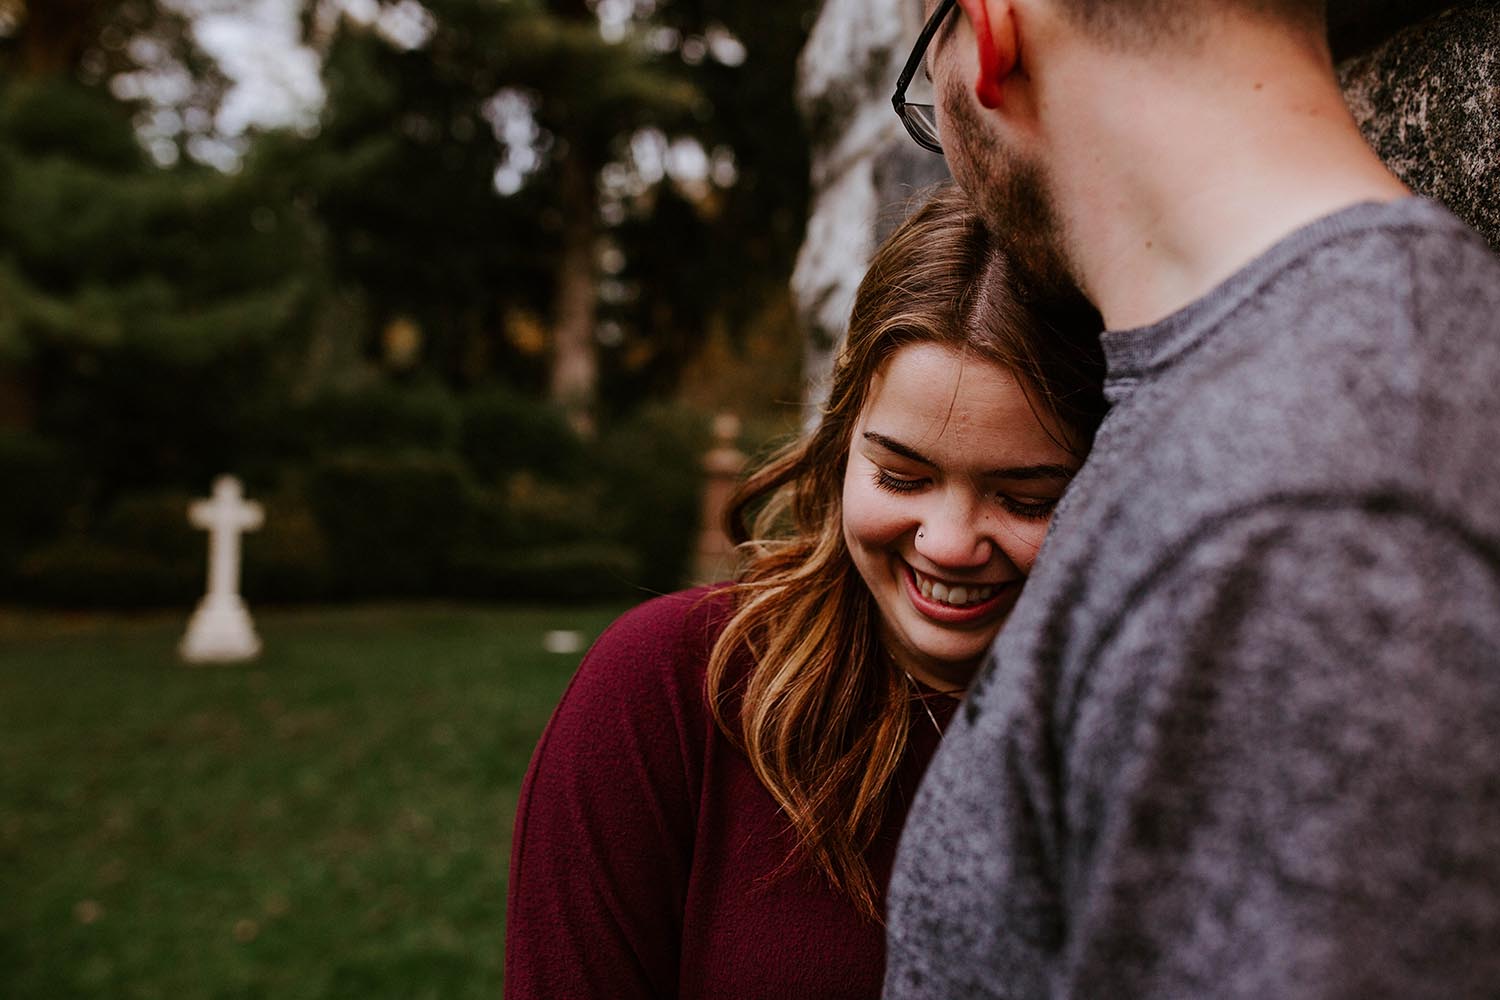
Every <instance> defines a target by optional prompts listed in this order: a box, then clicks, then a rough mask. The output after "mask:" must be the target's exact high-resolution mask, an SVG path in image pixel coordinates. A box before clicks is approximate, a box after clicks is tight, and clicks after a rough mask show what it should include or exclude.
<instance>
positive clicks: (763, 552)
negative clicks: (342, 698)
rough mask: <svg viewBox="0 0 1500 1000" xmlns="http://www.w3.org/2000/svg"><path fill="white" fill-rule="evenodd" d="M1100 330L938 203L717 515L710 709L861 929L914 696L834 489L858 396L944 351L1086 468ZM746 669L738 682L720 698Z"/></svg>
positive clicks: (874, 894) (924, 211)
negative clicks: (803, 411) (812, 393)
mask: <svg viewBox="0 0 1500 1000" xmlns="http://www.w3.org/2000/svg"><path fill="white" fill-rule="evenodd" d="M1101 326H1102V324H1101V322H1100V319H1099V315H1098V313H1097V312H1095V311H1094V310H1093V308H1092V307H1091V306H1089V305H1088V304H1087V303H1086V302H1085V301H1084V300H1083V299H1082V297H1081V296H1080V297H1078V298H1075V299H1070V300H1068V301H1066V302H1062V301H1048V302H1042V301H1038V300H1037V299H1036V298H1035V296H1034V295H1033V294H1032V293H1031V292H1030V291H1029V290H1028V289H1027V287H1026V286H1025V284H1024V283H1023V282H1022V281H1021V280H1020V278H1019V277H1018V276H1017V275H1016V274H1014V273H1013V271H1012V269H1011V267H1010V264H1009V262H1008V259H1007V257H1006V256H1005V254H1004V252H1003V250H1002V249H1001V247H1000V245H999V244H998V243H997V241H996V240H995V239H994V238H993V236H992V235H991V234H990V232H989V231H988V230H987V229H986V227H985V224H984V222H983V221H982V220H981V219H980V217H979V215H978V213H977V212H975V211H974V209H973V208H972V207H971V205H970V203H969V202H968V200H967V199H966V197H965V196H964V195H963V194H962V193H961V192H960V191H959V190H958V189H957V188H955V187H953V186H951V185H945V186H943V187H940V188H938V189H937V190H936V191H935V193H933V194H932V195H931V197H929V198H928V199H927V201H926V202H925V203H924V204H923V205H922V206H921V207H920V208H919V209H917V211H916V212H915V213H913V214H912V215H911V217H910V218H908V219H907V220H906V222H905V223H904V224H902V225H901V226H900V227H899V228H898V229H897V230H896V231H895V232H894V233H893V234H892V235H891V236H890V238H889V239H888V240H886V242H885V243H884V244H883V245H882V246H881V247H880V249H879V250H878V251H877V252H876V254H875V257H874V260H873V261H872V262H871V265H870V269H869V271H868V272H867V274H866V275H865V278H864V281H863V282H862V283H861V284H860V287H859V291H858V293H857V295H856V297H855V303H854V309H853V313H852V315H851V318H850V321H849V332H848V336H847V338H846V341H845V343H844V345H843V348H842V350H841V351H840V353H839V355H838V359H837V361H836V363H835V366H834V370H833V377H832V384H831V389H830V393H829V398H828V402H827V404H826V408H825V409H824V412H823V414H822V419H821V421H820V422H819V424H818V426H817V428H816V430H814V431H813V432H812V433H811V434H810V435H808V436H805V437H804V438H802V439H800V440H798V441H796V442H794V443H792V444H790V445H788V446H787V447H786V448H784V449H783V450H781V451H780V452H779V453H777V454H776V455H774V456H773V457H772V458H771V459H770V460H769V461H768V462H767V463H766V464H764V465H763V466H762V467H761V468H759V469H758V470H757V471H756V472H754V473H753V474H752V475H751V476H750V477H749V478H748V479H747V480H746V481H745V482H744V483H743V484H742V485H741V486H740V488H739V489H738V491H737V492H736V493H735V495H734V497H733V498H732V499H731V501H730V505H729V511H728V520H729V530H730V534H731V537H733V538H734V540H735V541H736V542H737V543H739V544H740V546H741V552H742V555H743V556H744V559H743V562H742V568H741V570H740V572H739V574H738V576H737V578H736V581H735V583H734V598H735V604H734V612H733V614H732V617H731V618H730V620H729V623H728V625H727V627H726V628H725V630H724V632H723V633H722V635H721V636H720V638H719V640H718V642H717V644H716V645H715V647H714V649H713V653H712V655H711V657H710V660H709V666H708V697H709V704H710V705H711V706H712V709H713V713H714V717H715V718H716V720H717V721H718V724H719V726H720V728H721V729H722V730H723V731H724V733H725V734H726V735H727V736H728V737H729V739H730V740H732V741H733V742H735V743H736V744H737V745H738V746H739V747H740V748H741V749H742V750H743V751H744V753H745V754H746V756H747V757H748V758H749V760H750V764H751V766H752V767H753V768H754V770H755V773H756V775H757V776H758V777H759V778H760V781H761V783H762V784H763V785H765V787H766V789H767V790H768V791H769V792H770V793H771V796H772V797H773V798H774V799H775V800H776V803H777V804H778V805H779V806H780V808H781V809H782V811H783V812H784V813H785V814H786V817H787V819H788V820H789V821H790V824H791V826H792V828H793V830H794V831H795V835H796V838H797V842H798V845H799V850H800V851H801V852H802V853H803V854H804V855H805V856H806V857H808V858H810V859H811V860H812V862H813V863H814V864H815V865H816V866H817V867H818V868H819V869H820V870H821V871H822V872H823V873H824V874H825V875H826V876H827V877H828V879H829V881H830V882H831V883H832V885H833V887H834V888H835V890H836V891H838V892H841V893H843V894H844V895H846V896H847V897H849V898H850V899H851V900H852V901H853V903H854V904H855V906H856V907H857V908H858V909H859V910H860V911H861V912H863V913H865V914H866V915H867V916H869V917H871V918H873V919H876V920H879V919H880V913H879V906H880V899H881V896H882V892H881V890H880V888H879V887H877V886H876V884H875V880H874V877H873V876H872V874H871V871H870V867H869V864H868V863H867V861H866V859H865V854H866V851H867V850H868V848H869V847H870V845H871V843H872V842H873V840H874V839H875V837H876V835H877V834H878V832H879V831H880V829H881V827H882V825H883V822H884V821H885V819H886V816H887V810H888V809H889V808H890V804H891V799H892V786H893V784H894V781H895V778H896V774H897V769H898V767H899V765H900V762H901V758H902V756H903V754H904V753H905V752H906V745H907V737H908V732H909V724H910V719H911V715H910V712H909V707H908V706H909V704H910V696H911V691H910V689H909V687H908V684H909V682H908V680H907V679H906V677H905V675H904V674H903V673H902V672H901V671H900V670H899V669H898V668H897V667H896V666H895V663H894V661H893V660H892V659H891V658H890V657H889V656H888V655H886V654H885V653H884V650H883V648H882V645H881V641H880V638H879V628H878V625H879V612H878V610H877V609H876V607H875V601H874V598H873V597H872V596H871V594H870V591H869V588H868V587H867V586H866V585H865V582H864V580H863V578H861V576H860V575H859V571H858V570H857V569H856V568H855V566H854V563H853V561H852V559H851V558H850V555H849V550H848V548H847V547H846V545H845V542H844V532H843V509H842V496H843V484H844V471H845V466H846V464H847V462H848V456H849V448H850V439H851V437H852V435H853V430H854V426H855V423H856V421H857V420H858V419H859V416H860V412H861V410H862V409H863V407H864V404H865V399H866V396H867V395H868V393H869V388H870V383H871V380H872V379H873V378H874V376H875V374H876V373H877V372H878V371H879V370H880V369H881V366H882V365H884V364H885V362H886V360H887V359H888V358H890V357H891V355H892V354H894V353H895V352H896V351H897V350H899V349H900V348H902V347H904V346H906V345H908V344H913V343H919V342H935V343H939V344H943V345H947V346H951V347H953V348H956V349H958V350H960V351H962V352H964V353H965V354H967V355H969V356H972V357H974V358H978V359H983V360H986V361H990V362H994V363H996V364H999V365H1002V366H1004V367H1005V368H1007V369H1009V370H1010V371H1011V372H1013V373H1014V374H1015V375H1016V376H1017V377H1018V381H1019V382H1020V383H1021V385H1022V386H1023V387H1024V389H1025V390H1026V392H1027V395H1028V398H1029V399H1030V401H1031V404H1032V407H1033V410H1034V411H1036V412H1038V413H1039V415H1040V414H1045V415H1047V416H1049V417H1051V418H1053V419H1052V420H1050V421H1048V420H1044V421H1043V425H1044V426H1049V425H1051V426H1056V427H1059V428H1062V429H1063V430H1064V434H1065V437H1066V438H1067V440H1066V442H1064V443H1065V445H1066V446H1067V447H1069V449H1070V450H1072V451H1074V452H1075V453H1077V454H1079V455H1080V456H1081V455H1082V453H1083V452H1084V451H1086V450H1087V448H1088V445H1089V443H1090V442H1091V440H1092V437H1093V432H1094V429H1095V428H1096V427H1097V425H1098V421H1099V419H1100V417H1101V416H1102V414H1103V411H1104V402H1103V398H1102V395H1101V391H1100V387H1101V384H1102V381H1103V362H1102V358H1101V355H1100V349H1099V344H1098V335H1099V332H1100V330H1101ZM746 654H748V656H749V657H750V663H751V666H750V669H749V672H748V674H745V675H743V680H741V681H735V682H733V683H731V681H730V678H731V676H737V675H735V674H734V673H733V672H732V671H731V663H732V662H734V659H735V657H737V656H743V655H746Z"/></svg>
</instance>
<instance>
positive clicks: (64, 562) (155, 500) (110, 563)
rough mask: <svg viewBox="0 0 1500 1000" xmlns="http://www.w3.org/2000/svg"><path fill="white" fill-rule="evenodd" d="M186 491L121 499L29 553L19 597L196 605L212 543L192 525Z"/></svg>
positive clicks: (91, 603) (23, 563)
mask: <svg viewBox="0 0 1500 1000" xmlns="http://www.w3.org/2000/svg"><path fill="white" fill-rule="evenodd" d="M190 501H191V498H190V497H189V496H188V495H187V494H186V493H180V492H172V491H158V492H150V493H134V494H127V495H126V496H123V497H121V498H120V499H119V500H118V501H116V502H115V504H114V505H113V506H112V507H111V508H110V509H109V510H108V511H107V512H106V513H105V514H104V516H102V517H101V518H99V519H98V521H97V522H96V523H95V524H94V525H93V526H92V530H90V531H88V532H78V533H75V534H71V535H68V536H66V537H63V538H61V539H59V540H56V541H54V542H51V543H49V544H46V545H42V546H40V547H38V548H36V549H33V550H32V551H31V552H30V553H28V554H27V555H26V556H25V557H24V558H23V559H22V560H21V563H20V567H19V569H18V572H17V583H18V591H17V595H16V596H18V597H19V598H20V599H22V600H25V601H28V602H32V603H44V604H60V605H72V606H89V607H160V606H166V605H190V604H191V602H193V601H194V600H195V599H196V598H197V597H198V596H200V595H201V594H202V593H203V588H204V582H205V576H206V569H205V567H206V564H207V559H206V552H207V543H206V540H205V537H204V535H203V533H202V532H200V531H197V530H195V529H193V528H192V526H191V525H189V523H188V520H187V509H188V504H189V502H190Z"/></svg>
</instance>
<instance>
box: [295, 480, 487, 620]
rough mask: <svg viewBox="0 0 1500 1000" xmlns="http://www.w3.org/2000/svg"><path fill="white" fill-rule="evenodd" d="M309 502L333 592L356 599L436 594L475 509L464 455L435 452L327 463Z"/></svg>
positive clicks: (311, 489) (310, 484)
mask: <svg viewBox="0 0 1500 1000" xmlns="http://www.w3.org/2000/svg"><path fill="white" fill-rule="evenodd" d="M308 499H309V501H310V503H311V506H312V510H313V512H314V513H315V515H316V517H317V522H318V524H319V526H320V527H321V528H322V533H323V537H324V538H325V539H326V540H327V546H328V560H329V568H330V575H331V577H332V583H333V586H334V587H335V588H336V589H337V590H338V591H339V592H340V593H342V594H348V595H354V596H375V595H380V596H393V595H410V594H425V593H431V592H432V591H433V589H434V588H435V587H436V586H438V584H439V583H440V581H441V578H442V573H443V570H444V568H445V566H446V564H447V561H448V556H449V554H450V553H451V552H452V551H453V548H454V545H455V543H456V542H457V541H458V540H460V539H462V538H464V537H466V535H467V534H468V532H469V522H470V520H471V518H472V516H473V513H474V507H475V496H474V490H473V487H472V485H471V483H470V481H469V477H468V474H467V470H465V468H464V467H463V465H462V463H460V462H459V460H458V459H457V457H456V456H452V455H437V454H432V453H427V452H403V453H398V454H395V455H370V454H360V453H351V454H345V455H335V456H331V457H329V458H325V459H323V460H321V461H319V462H317V463H315V465H314V466H313V469H312V473H311V475H310V477H309V480H308Z"/></svg>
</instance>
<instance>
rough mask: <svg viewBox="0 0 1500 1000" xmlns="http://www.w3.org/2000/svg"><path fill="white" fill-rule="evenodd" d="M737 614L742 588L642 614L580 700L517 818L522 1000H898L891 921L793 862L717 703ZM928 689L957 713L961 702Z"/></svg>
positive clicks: (885, 850)
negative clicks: (707, 688) (885, 981)
mask: <svg viewBox="0 0 1500 1000" xmlns="http://www.w3.org/2000/svg"><path fill="white" fill-rule="evenodd" d="M730 610H731V607H730V600H729V597H728V591H717V592H716V591H712V590H706V589H704V590H695V591H686V592H683V593H679V594H672V595H670V596H667V597H661V598H657V599H656V600H653V601H650V602H649V603H647V604H644V605H642V606H640V607H638V608H636V609H634V610H633V611H630V612H628V613H627V614H625V615H624V616H623V617H621V618H620V620H619V621H617V622H615V623H614V624H613V625H612V626H610V628H609V629H608V630H607V631H606V632H605V633H604V635H603V636H601V637H600V639H599V641H598V642H597V643H595V644H594V647H593V649H591V650H590V651H589V653H588V655H587V656H586V657H585V658H584V660H583V664H582V666H580V667H579V669H578V674H577V676H576V677H574V679H573V682H572V684H571V685H570V686H569V688H568V690H567V693H566V694H564V695H563V699H562V703H561V704H560V705H558V707H557V711H556V712H555V713H554V714H553V716H552V721H551V722H550V723H548V725H547V729H546V731H545V732H544V733H543V734H542V739H541V742H540V743H539V744H538V745H537V749H536V754H535V756H534V757H533V758H532V761H531V768H530V770H529V771H528V772H527V775H526V781H525V784H524V786H523V787H522V789H521V801H520V806H519V811H518V813H517V816H516V831H515V842H514V846H513V851H512V855H511V867H510V898H509V904H508V914H507V931H506V955H505V995H506V996H507V997H509V998H511V1000H523V998H525V1000H530V998H538V997H548V998H568V1000H589V998H601V1000H602V998H609V1000H629V998H635V997H658V998H673V997H683V998H689V997H691V998H698V997H714V998H723V1000H750V998H765V1000H801V998H819V1000H823V998H827V1000H840V998H849V1000H855V998H859V1000H866V998H875V997H878V996H879V995H880V985H881V978H882V975H883V972H884V968H885V934H884V930H883V928H882V927H881V926H880V925H879V924H878V923H876V922H874V921H872V920H869V919H867V918H865V917H862V916H861V915H860V914H859V913H858V912H857V911H856V910H855V909H854V907H853V905H852V904H851V903H850V902H849V901H848V900H847V899H845V898H843V897H842V896H839V895H837V894H835V893H834V892H833V890H832V889H831V888H830V887H829V886H828V883H827V882H826V881H825V880H824V878H823V876H822V875H821V874H819V873H818V872H817V871H816V870H815V869H813V868H812V867H811V866H810V865H807V864H805V863H798V862H796V861H795V860H793V861H789V858H792V856H793V853H792V852H793V845H794V843H795V841H794V838H793V837H792V835H791V832H790V828H789V826H788V824H787V822H786V820H785V818H784V817H783V816H782V815H781V814H780V812H779V810H778V809H777V807H776V804H775V803H774V802H773V800H772V799H771V797H770V795H769V794H768V793H767V792H766V790H765V788H764V787H763V786H762V785H761V784H760V782H759V780H758V779H757V778H756V777H755V774H754V772H752V771H751V769H750V765H749V762H748V761H747V760H746V759H745V757H744V755H743V754H741V753H740V752H739V751H737V750H736V749H735V748H734V747H733V746H732V745H731V744H730V743H729V741H728V740H726V739H725V738H724V735H723V734H722V733H721V732H720V731H719V730H718V728H717V726H716V725H715V724H714V721H713V717H712V716H711V715H710V713H709V711H708V706H707V703H706V700H705V696H704V679H705V674H706V668H707V664H708V656H709V652H710V650H711V649H712V648H713V643H714V640H715V639H716V638H717V637H718V635H719V633H720V632H721V631H722V630H723V627H724V624H725V622H726V621H727V616H728V614H729V612H730ZM741 669H743V667H742V668H741ZM925 701H926V704H927V705H928V706H930V707H931V709H932V711H933V713H934V714H935V716H936V721H937V722H938V723H939V724H941V725H944V726H946V725H947V722H948V719H949V718H950V717H951V715H952V713H953V709H954V706H955V705H956V704H957V703H956V702H954V701H952V700H951V699H947V698H942V697H936V698H928V699H925ZM912 711H913V716H912V730H911V732H912V740H911V744H910V746H909V749H908V752H907V756H906V760H905V761H903V764H902V771H901V775H900V781H899V791H898V794H897V801H895V802H893V804H892V809H891V814H890V817H889V820H888V822H887V825H886V827H885V829H884V831H883V832H882V834H881V836H880V838H879V839H878V840H877V842H876V843H875V845H874V846H873V847H872V848H871V850H870V852H869V855H868V859H869V862H870V865H871V868H872V870H873V871H874V873H875V877H876V880H877V883H878V884H879V886H880V889H881V893H882V895H883V893H884V890H885V884H886V882H887V880H888V879H889V877H890V869H891V862H892V858H893V856H894V852H895V845H896V838H897V834H898V832H899V830H900V826H901V822H902V820H903V819H904V818H905V814H906V806H907V803H908V802H909V801H910V797H911V795H912V793H913V792H914V791H915V790H916V785H917V782H918V780H919V779H920V778H921V774H922V771H923V770H924V769H925V768H926V766H927V762H928V760H929V759H930V758H931V756H932V753H933V751H934V750H935V749H936V747H937V742H938V734H937V732H936V730H935V729H934V727H933V720H932V719H929V718H928V715H927V708H926V707H924V705H923V704H922V703H921V702H917V701H915V700H914V702H913V705H912Z"/></svg>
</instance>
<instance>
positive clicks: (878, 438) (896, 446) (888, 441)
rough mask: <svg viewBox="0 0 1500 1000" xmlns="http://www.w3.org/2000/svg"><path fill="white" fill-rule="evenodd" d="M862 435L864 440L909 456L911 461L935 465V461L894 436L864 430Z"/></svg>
mask: <svg viewBox="0 0 1500 1000" xmlns="http://www.w3.org/2000/svg"><path fill="white" fill-rule="evenodd" d="M864 436H865V440H866V441H869V442H870V443H872V444H878V445H880V447H882V448H884V449H885V450H886V451H893V452H895V453H896V454H897V455H900V456H901V457H902V458H909V459H911V460H912V461H913V462H921V463H922V464H923V465H931V466H933V467H936V466H937V463H936V462H934V461H933V460H932V459H930V458H928V457H927V456H926V455H924V454H922V453H921V452H919V451H917V449H915V448H909V447H907V446H906V445H904V444H902V443H901V442H900V441H897V440H896V439H895V438H888V437H886V436H885V435H884V434H876V433H875V432H874V431H865V435H864Z"/></svg>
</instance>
